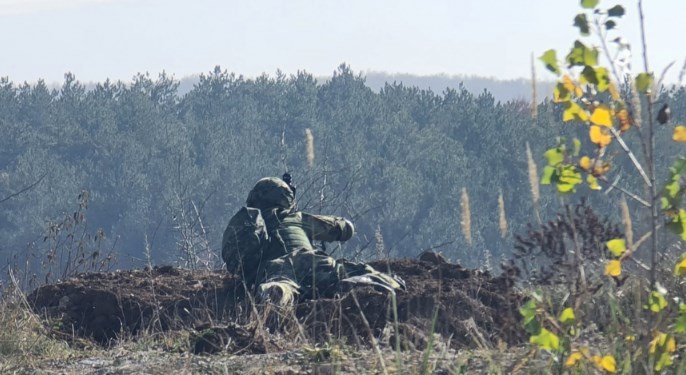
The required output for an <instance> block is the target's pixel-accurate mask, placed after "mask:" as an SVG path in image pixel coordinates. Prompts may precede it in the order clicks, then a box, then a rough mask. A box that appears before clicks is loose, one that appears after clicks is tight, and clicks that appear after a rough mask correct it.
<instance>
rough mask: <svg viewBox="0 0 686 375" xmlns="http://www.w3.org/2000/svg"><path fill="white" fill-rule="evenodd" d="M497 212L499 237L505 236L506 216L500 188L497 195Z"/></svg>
mask: <svg viewBox="0 0 686 375" xmlns="http://www.w3.org/2000/svg"><path fill="white" fill-rule="evenodd" d="M498 214H499V216H500V218H499V221H498V226H499V227H500V237H502V238H505V236H507V216H505V198H503V192H502V190H501V191H500V195H499V196H498Z"/></svg>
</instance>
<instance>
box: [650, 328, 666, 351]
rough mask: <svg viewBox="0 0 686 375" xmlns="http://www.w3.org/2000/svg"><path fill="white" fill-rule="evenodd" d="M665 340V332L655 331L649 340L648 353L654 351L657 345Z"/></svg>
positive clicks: (660, 345)
mask: <svg viewBox="0 0 686 375" xmlns="http://www.w3.org/2000/svg"><path fill="white" fill-rule="evenodd" d="M665 342H667V334H666V333H662V332H656V333H655V337H654V338H653V339H652V340H651V341H650V344H649V349H648V350H649V351H650V353H655V352H656V351H657V348H658V347H662V346H664V345H665Z"/></svg>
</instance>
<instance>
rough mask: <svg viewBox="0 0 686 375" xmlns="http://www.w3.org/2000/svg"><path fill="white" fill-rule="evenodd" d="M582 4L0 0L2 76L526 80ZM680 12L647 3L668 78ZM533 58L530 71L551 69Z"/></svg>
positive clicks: (632, 34) (632, 16) (632, 27)
mask: <svg viewBox="0 0 686 375" xmlns="http://www.w3.org/2000/svg"><path fill="white" fill-rule="evenodd" d="M618 2H619V1H612V2H605V1H601V6H602V7H606V8H609V7H611V6H613V5H615V4H616V3H618ZM621 3H623V4H624V5H625V7H626V8H627V14H626V16H625V17H624V18H623V19H622V20H621V21H620V27H619V30H620V31H621V32H622V33H623V34H622V35H623V36H624V37H625V38H626V39H628V40H629V42H631V43H632V46H633V51H634V52H633V54H634V59H633V60H632V61H633V63H634V66H642V63H641V61H640V59H639V57H640V55H641V48H640V38H639V35H638V21H637V19H638V17H637V12H636V9H635V8H636V7H635V4H634V3H633V2H621ZM580 11H581V9H580V7H579V3H578V0H567V1H555V2H552V1H546V0H522V1H519V2H517V3H512V2H509V1H506V0H491V1H484V2H473V1H466V0H463V1H446V0H434V1H429V2H424V3H421V4H419V3H416V2H413V1H410V0H399V1H388V0H383V1H382V0H380V1H374V2H368V1H363V0H351V1H349V2H346V3H344V4H343V3H327V2H316V1H309V0H293V1H289V2H281V1H278V0H260V1H254V2H227V1H218V0H198V1H195V2H193V3H192V4H189V3H188V2H183V1H181V0H166V1H163V0H137V1H134V0H0V33H2V35H3V36H4V40H3V42H4V43H3V46H4V47H5V51H4V52H5V53H4V56H5V58H4V59H1V60H0V77H8V78H9V79H10V80H12V81H14V82H24V81H27V82H36V81H37V80H38V79H39V78H42V79H44V80H45V81H46V82H48V83H55V82H61V81H62V80H63V76H64V74H65V73H67V72H71V73H73V74H74V75H75V76H76V77H77V79H79V81H82V82H102V81H104V80H105V79H107V78H109V79H111V80H113V81H118V80H120V81H124V82H127V81H130V80H131V78H132V77H133V76H134V75H135V74H137V73H145V72H149V73H150V75H151V76H153V77H155V76H157V75H158V74H159V73H161V72H162V71H165V72H167V73H168V74H170V75H173V76H174V77H176V78H177V79H182V78H184V77H186V76H190V75H193V74H199V73H202V72H208V71H210V70H212V69H213V68H214V66H216V65H220V66H222V67H223V68H225V69H227V70H228V71H231V72H235V73H236V74H240V75H244V76H245V77H257V76H260V75H262V74H265V73H266V74H268V75H274V74H275V73H276V71H277V70H280V71H282V72H283V73H285V74H287V75H290V74H295V73H297V71H300V70H304V71H307V72H308V73H311V74H312V75H314V76H318V77H322V76H329V75H331V73H332V72H333V71H335V69H336V68H337V66H338V65H340V64H341V63H346V64H348V65H349V66H350V67H351V68H352V69H353V70H355V71H356V72H361V73H363V74H365V73H370V72H383V73H385V74H389V75H403V74H409V75H416V76H435V75H446V76H449V77H456V76H458V77H484V78H494V79H498V80H505V81H507V80H517V79H529V78H530V75H531V73H530V71H531V67H530V59H531V55H532V54H533V55H534V56H540V55H541V54H542V53H543V52H544V51H545V50H547V49H549V48H555V49H557V50H558V51H559V53H560V54H565V53H566V51H567V50H568V49H569V47H570V46H571V44H572V43H573V41H574V40H575V39H577V38H579V36H578V32H577V30H576V28H574V27H573V26H572V20H573V18H574V15H575V14H576V13H578V12H580ZM685 12H686V2H683V1H677V0H654V1H651V2H646V3H645V13H646V22H647V40H648V45H649V56H650V63H651V68H652V69H653V70H655V71H656V72H658V74H659V73H660V72H661V71H662V69H663V68H664V67H665V66H666V65H667V64H669V63H670V62H675V64H674V66H673V67H672V69H671V70H670V72H669V74H668V76H667V77H668V80H669V81H671V82H676V79H677V77H678V73H679V70H680V69H681V67H682V66H683V64H684V63H683V62H684V59H685V58H686V50H684V49H683V47H681V49H679V47H677V48H675V46H674V43H673V42H672V40H673V39H674V37H673V34H674V32H673V29H674V28H673V25H678V24H680V17H681V14H684V13H685ZM586 42H588V43H592V44H597V43H598V42H597V40H596V39H595V38H590V39H588V38H587V39H586ZM639 64H640V65H639ZM536 68H537V71H538V79H540V80H548V79H550V80H552V79H553V77H552V75H550V74H547V73H546V72H544V71H543V67H542V65H541V64H540V63H537V66H536Z"/></svg>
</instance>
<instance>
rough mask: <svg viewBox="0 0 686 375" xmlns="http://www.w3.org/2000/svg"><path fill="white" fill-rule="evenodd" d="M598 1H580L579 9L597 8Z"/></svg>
mask: <svg viewBox="0 0 686 375" xmlns="http://www.w3.org/2000/svg"><path fill="white" fill-rule="evenodd" d="M599 2H600V0H581V7H582V8H585V9H593V8H595V7H596V6H598V3H599Z"/></svg>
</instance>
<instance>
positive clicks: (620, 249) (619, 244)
mask: <svg viewBox="0 0 686 375" xmlns="http://www.w3.org/2000/svg"><path fill="white" fill-rule="evenodd" d="M605 245H606V246H607V248H608V250H610V253H612V255H614V256H615V257H620V256H622V254H624V252H625V251H626V241H625V240H624V239H623V238H615V239H613V240H609V241H607V242H606V243H605Z"/></svg>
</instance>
